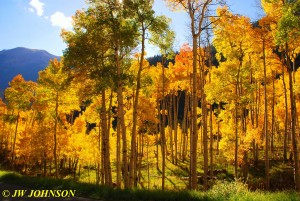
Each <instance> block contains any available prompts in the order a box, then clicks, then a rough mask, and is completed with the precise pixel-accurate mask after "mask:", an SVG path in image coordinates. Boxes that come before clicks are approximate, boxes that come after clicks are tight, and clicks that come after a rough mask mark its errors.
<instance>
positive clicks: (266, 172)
mask: <svg viewBox="0 0 300 201" xmlns="http://www.w3.org/2000/svg"><path fill="white" fill-rule="evenodd" d="M263 65H264V109H265V111H264V136H265V187H266V190H269V189H270V175H269V172H270V162H269V133H268V103H267V65H266V54H265V39H263Z"/></svg>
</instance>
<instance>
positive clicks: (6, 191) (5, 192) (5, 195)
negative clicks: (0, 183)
mask: <svg viewBox="0 0 300 201" xmlns="http://www.w3.org/2000/svg"><path fill="white" fill-rule="evenodd" d="M2 195H3V197H5V198H7V197H9V195H10V192H9V190H4V191H2Z"/></svg>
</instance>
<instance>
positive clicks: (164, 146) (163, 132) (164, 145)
mask: <svg viewBox="0 0 300 201" xmlns="http://www.w3.org/2000/svg"><path fill="white" fill-rule="evenodd" d="M161 103H162V126H161V155H162V183H161V186H162V187H161V188H162V190H164V189H165V168H166V137H165V121H166V113H165V111H166V103H165V67H164V62H162V101H161Z"/></svg>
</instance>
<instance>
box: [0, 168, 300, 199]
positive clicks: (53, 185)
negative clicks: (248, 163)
mask: <svg viewBox="0 0 300 201" xmlns="http://www.w3.org/2000/svg"><path fill="white" fill-rule="evenodd" d="M0 181H1V182H5V183H9V184H14V185H20V186H24V187H29V188H32V189H63V190H68V189H72V190H76V196H82V197H90V198H96V199H102V200H108V201H109V200H111V201H127V200H128V201H202V200H207V201H219V200H221V201H222V200H224V201H225V200H240V201H252V200H253V201H256V200H257V201H260V200H270V201H273V200H275V201H277V200H278V201H298V200H299V201H300V195H299V194H298V193H296V192H292V191H283V192H274V193H271V192H262V191H255V192H251V191H249V190H248V188H247V186H246V185H244V184H243V183H241V182H239V181H235V182H217V184H216V185H215V186H214V187H213V188H212V189H211V190H209V191H207V192H200V191H187V190H185V191H171V190H166V191H162V190H149V191H148V190H143V189H114V188H110V187H105V186H97V185H94V184H87V183H77V182H74V181H72V180H70V179H52V178H42V177H30V176H23V175H20V174H17V173H14V172H6V171H0Z"/></svg>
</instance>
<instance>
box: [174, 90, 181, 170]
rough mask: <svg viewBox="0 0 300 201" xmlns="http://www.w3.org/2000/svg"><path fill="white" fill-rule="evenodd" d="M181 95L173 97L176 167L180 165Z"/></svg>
mask: <svg viewBox="0 0 300 201" xmlns="http://www.w3.org/2000/svg"><path fill="white" fill-rule="evenodd" d="M179 93H180V94H179V95H178V96H176V95H174V96H173V106H174V142H175V165H177V163H178V136H177V135H178V108H179V101H180V95H181V92H179Z"/></svg>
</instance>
